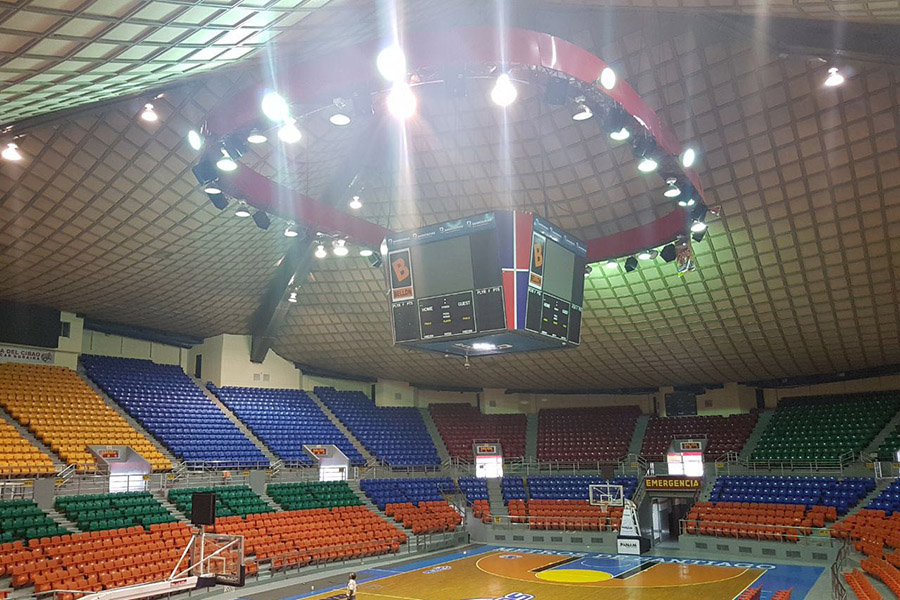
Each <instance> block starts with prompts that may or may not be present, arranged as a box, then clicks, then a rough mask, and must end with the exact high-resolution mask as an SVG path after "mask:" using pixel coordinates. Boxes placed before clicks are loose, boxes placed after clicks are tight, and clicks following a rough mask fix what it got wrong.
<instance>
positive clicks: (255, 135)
mask: <svg viewBox="0 0 900 600" xmlns="http://www.w3.org/2000/svg"><path fill="white" fill-rule="evenodd" d="M268 139H269V138H267V137H266V134H264V133H263V132H261V131H259V130H258V129H254V130H253V131H251V132H250V135H248V136H247V141H248V142H250V143H251V144H262V143H263V142H265V141H266V140H268Z"/></svg>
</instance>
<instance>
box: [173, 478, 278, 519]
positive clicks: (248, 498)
mask: <svg viewBox="0 0 900 600" xmlns="http://www.w3.org/2000/svg"><path fill="white" fill-rule="evenodd" d="M194 492H214V493H215V494H216V519H217V521H218V519H219V517H233V516H238V517H246V516H247V515H255V514H264V513H270V512H275V509H274V508H272V507H271V506H269V505H268V504H266V501H265V500H263V499H262V498H260V497H259V496H257V495H256V494H255V493H254V492H253V491H252V490H251V489H250V488H249V487H247V486H245V485H232V486H216V487H198V488H179V489H173V490H169V495H168V498H169V502H171V503H172V504H174V505H175V507H176V508H177V509H178V510H180V511H181V512H183V513H184V514H185V515H190V514H191V505H192V502H193V495H194Z"/></svg>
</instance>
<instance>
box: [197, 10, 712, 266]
mask: <svg viewBox="0 0 900 600" xmlns="http://www.w3.org/2000/svg"><path fill="white" fill-rule="evenodd" d="M402 47H403V51H404V53H405V55H406V61H407V68H408V69H409V70H410V71H412V72H415V71H417V70H420V69H443V68H453V67H457V68H459V67H462V66H465V65H467V64H468V65H472V64H503V65H514V66H517V67H524V68H528V67H532V68H541V69H545V70H550V71H556V72H558V73H559V74H562V75H565V76H568V77H571V78H573V79H575V80H579V81H581V82H583V83H584V84H588V85H591V86H593V87H594V88H595V89H596V90H598V91H599V92H602V93H604V94H606V95H607V96H609V97H610V98H612V99H613V100H615V101H616V102H617V103H619V104H620V105H621V106H622V108H623V109H624V110H625V111H626V112H628V114H630V115H631V116H632V117H634V118H635V119H636V120H637V121H638V123H640V124H641V125H643V126H644V127H645V128H646V130H647V132H648V134H649V135H650V136H652V137H653V138H654V140H655V141H656V145H657V148H658V149H660V150H662V151H663V152H665V153H666V154H668V155H670V156H672V157H675V158H676V159H677V158H678V157H679V156H680V154H681V152H682V146H681V144H680V143H679V142H678V140H677V139H676V137H675V135H674V133H673V132H672V131H671V130H670V129H669V128H667V127H666V126H665V125H664V124H663V123H662V122H661V121H660V120H659V117H657V115H656V113H654V112H653V111H652V110H651V109H650V108H649V107H648V106H647V104H646V103H645V102H644V101H643V100H642V99H641V97H640V96H639V95H638V94H637V92H635V91H634V89H633V88H632V87H631V86H630V85H628V83H627V82H625V81H624V80H622V79H621V78H620V79H619V80H618V81H617V82H616V85H615V86H614V87H613V89H612V90H607V89H605V88H603V87H602V86H601V85H599V83H597V82H598V79H599V78H600V73H601V72H602V71H603V69H604V68H606V67H607V64H606V63H605V62H604V61H603V60H601V59H600V58H598V57H596V56H594V55H593V54H591V53H590V52H588V51H587V50H584V49H583V48H580V47H578V46H576V45H574V44H571V43H569V42H567V41H565V40H562V39H560V38H557V37H554V36H552V35H549V34H546V33H540V32H536V31H529V30H525V29H512V28H510V29H507V28H494V27H463V28H454V29H447V30H441V31H428V32H421V33H413V34H409V35H407V36H405V37H404V39H403V41H402ZM380 49H381V45H380V44H379V43H378V41H369V42H365V43H362V44H358V45H355V46H350V47H346V48H341V49H338V50H334V51H332V52H331V53H330V54H328V55H327V56H325V57H319V58H316V59H314V60H310V61H307V62H301V63H291V62H290V61H284V62H281V63H279V68H280V70H279V72H278V81H277V84H276V87H277V90H278V92H279V93H280V94H281V95H282V96H283V97H285V98H287V99H289V101H290V102H303V101H310V100H315V99H318V98H322V97H328V95H329V94H333V95H335V97H336V96H339V95H341V93H345V92H346V91H347V90H348V89H352V88H356V87H358V86H360V85H361V84H364V83H366V82H369V81H372V80H373V79H376V78H378V77H379V75H378V73H377V70H376V68H375V56H376V55H377V53H378V51H379V50H380ZM265 91H266V88H265V86H263V85H262V84H259V85H256V86H253V87H250V88H246V89H244V90H242V91H241V92H239V93H238V94H236V95H235V96H234V97H232V98H230V99H229V100H227V101H225V102H223V103H222V104H221V105H220V106H219V107H217V108H216V109H215V110H214V111H212V113H210V115H209V116H208V119H207V121H206V124H205V126H204V128H203V131H204V134H205V136H206V137H207V138H212V139H220V138H222V137H224V136H225V135H227V134H229V133H231V132H234V131H239V130H241V129H245V128H249V127H251V126H252V125H253V124H254V123H256V122H258V121H259V119H260V117H261V108H260V100H261V98H262V96H263V94H264V93H265ZM676 162H677V161H676ZM679 168H680V167H679ZM682 171H683V173H684V175H685V177H686V178H687V180H688V181H690V183H691V184H692V185H693V187H694V189H695V190H696V191H697V193H698V194H699V196H700V199H701V202H702V201H703V197H704V195H703V188H702V186H701V184H700V178H699V176H698V175H697V173H696V171H693V170H690V169H682ZM220 182H221V183H222V184H223V187H224V188H225V190H226V191H227V192H229V193H230V194H231V195H233V196H237V197H240V198H244V199H246V200H247V201H248V202H249V203H250V204H251V205H253V206H255V207H256V208H258V209H260V210H265V211H267V212H270V213H272V214H274V215H278V216H281V217H284V218H288V219H291V220H299V221H303V222H306V223H308V224H310V225H311V226H313V227H315V228H318V229H320V230H329V231H338V232H340V233H342V234H343V235H346V236H347V237H348V239H350V240H352V241H355V242H357V243H359V244H364V245H367V246H370V247H377V246H378V245H379V244H380V242H381V240H382V239H383V238H384V236H385V234H387V233H389V231H388V230H387V229H384V228H383V227H381V226H379V225H377V224H375V223H371V222H369V221H366V220H364V219H360V218H358V217H355V216H353V215H350V214H348V213H345V212H343V211H340V210H337V209H335V208H334V207H332V206H330V205H327V204H324V203H322V202H319V201H318V200H315V199H313V198H310V197H308V196H305V195H303V194H299V193H298V192H296V191H294V190H288V189H286V188H282V187H281V186H280V185H279V184H277V183H275V182H274V181H271V180H270V179H268V178H266V177H264V176H263V175H260V174H259V173H257V172H255V171H253V170H252V169H250V168H248V167H247V166H246V165H241V166H240V168H239V169H237V170H236V171H233V172H231V173H222V174H220ZM284 198H291V199H292V200H293V205H292V206H289V207H285V206H284V202H283V199H284ZM279 199H282V200H281V201H280V202H279ZM688 225H689V219H688V214H687V211H685V210H684V209H682V208H680V207H673V210H672V211H671V212H670V213H668V214H667V215H665V216H663V217H660V218H658V219H656V220H655V221H652V222H650V223H647V224H645V225H641V226H639V227H635V228H633V229H629V230H626V231H622V232H619V233H617V234H613V235H609V236H605V237H602V238H594V239H591V240H587V245H588V261H589V262H596V261H599V260H603V259H607V258H615V257H620V256H626V255H629V254H633V253H635V252H637V251H639V250H643V249H646V248H653V247H657V246H660V245H663V244H666V243H668V242H670V241H672V240H674V239H675V238H676V237H678V236H679V235H685V234H687V233H688Z"/></svg>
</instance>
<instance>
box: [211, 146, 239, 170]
mask: <svg viewBox="0 0 900 600" xmlns="http://www.w3.org/2000/svg"><path fill="white" fill-rule="evenodd" d="M216 167H218V168H219V170H220V171H234V170H235V169H237V163H236V162H234V160H233V159H232V158H231V157H230V156H229V155H228V151H227V150H225V148H222V158H220V159H219V160H218V161H216Z"/></svg>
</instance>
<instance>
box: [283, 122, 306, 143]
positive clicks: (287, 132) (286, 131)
mask: <svg viewBox="0 0 900 600" xmlns="http://www.w3.org/2000/svg"><path fill="white" fill-rule="evenodd" d="M302 138H303V134H302V133H300V130H299V129H297V120H296V119H293V118H291V117H288V118H287V120H286V121H285V122H284V125H282V126H281V127H279V128H278V139H280V140H281V141H282V142H284V143H285V144H296V143H297V142H299V141H300V140H301V139H302Z"/></svg>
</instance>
